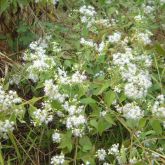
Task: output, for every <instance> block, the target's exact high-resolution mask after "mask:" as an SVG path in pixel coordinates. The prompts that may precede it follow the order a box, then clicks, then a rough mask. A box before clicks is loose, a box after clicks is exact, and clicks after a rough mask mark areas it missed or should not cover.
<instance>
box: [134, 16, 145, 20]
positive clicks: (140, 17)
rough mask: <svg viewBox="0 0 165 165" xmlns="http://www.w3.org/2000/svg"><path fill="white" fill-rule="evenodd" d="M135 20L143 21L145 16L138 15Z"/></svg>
mask: <svg viewBox="0 0 165 165" xmlns="http://www.w3.org/2000/svg"><path fill="white" fill-rule="evenodd" d="M134 19H135V20H136V21H142V19H143V16H142V15H136V16H135V17H134Z"/></svg>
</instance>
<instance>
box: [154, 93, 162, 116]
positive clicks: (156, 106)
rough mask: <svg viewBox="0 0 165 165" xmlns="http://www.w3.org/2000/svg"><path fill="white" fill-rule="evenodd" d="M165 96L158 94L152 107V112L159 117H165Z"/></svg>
mask: <svg viewBox="0 0 165 165" xmlns="http://www.w3.org/2000/svg"><path fill="white" fill-rule="evenodd" d="M164 105H165V96H164V95H159V96H157V98H156V101H155V103H154V105H153V107H152V113H153V114H154V115H156V116H157V117H160V118H165V106H164Z"/></svg>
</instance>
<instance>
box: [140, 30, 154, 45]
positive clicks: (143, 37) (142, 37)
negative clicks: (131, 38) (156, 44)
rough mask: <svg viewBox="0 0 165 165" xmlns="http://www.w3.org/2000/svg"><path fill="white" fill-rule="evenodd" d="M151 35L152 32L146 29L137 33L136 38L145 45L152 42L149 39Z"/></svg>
mask: <svg viewBox="0 0 165 165" xmlns="http://www.w3.org/2000/svg"><path fill="white" fill-rule="evenodd" d="M151 35H152V33H151V32H149V31H146V32H145V33H138V34H137V39H138V40H140V41H142V42H143V43H144V44H145V45H149V44H151V42H152V41H151V39H150V36H151Z"/></svg>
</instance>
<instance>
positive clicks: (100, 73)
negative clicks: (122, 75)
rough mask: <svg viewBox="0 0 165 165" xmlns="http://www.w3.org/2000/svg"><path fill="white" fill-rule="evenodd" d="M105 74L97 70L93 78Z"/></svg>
mask: <svg viewBox="0 0 165 165" xmlns="http://www.w3.org/2000/svg"><path fill="white" fill-rule="evenodd" d="M104 75H105V73H104V71H102V70H101V71H99V72H97V73H96V74H95V75H94V78H97V77H101V76H104Z"/></svg>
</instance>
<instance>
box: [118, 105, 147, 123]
mask: <svg viewBox="0 0 165 165" xmlns="http://www.w3.org/2000/svg"><path fill="white" fill-rule="evenodd" d="M117 111H118V112H119V113H123V116H124V117H125V118H126V119H132V120H139V119H141V118H142V117H143V116H144V112H143V111H142V110H141V109H140V107H139V106H137V105H136V103H127V104H126V105H124V106H123V107H118V108H117Z"/></svg>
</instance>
